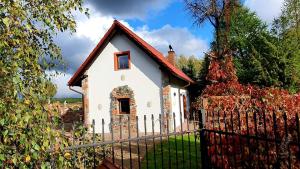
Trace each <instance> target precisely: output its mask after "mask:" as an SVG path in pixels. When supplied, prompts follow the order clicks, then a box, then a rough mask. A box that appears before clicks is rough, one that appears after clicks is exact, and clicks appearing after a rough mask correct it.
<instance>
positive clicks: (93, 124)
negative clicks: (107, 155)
mask: <svg viewBox="0 0 300 169" xmlns="http://www.w3.org/2000/svg"><path fill="white" fill-rule="evenodd" d="M92 127H93V151H94V155H93V168H96V149H95V141H96V140H95V139H96V137H95V136H96V135H95V119H93V121H92Z"/></svg>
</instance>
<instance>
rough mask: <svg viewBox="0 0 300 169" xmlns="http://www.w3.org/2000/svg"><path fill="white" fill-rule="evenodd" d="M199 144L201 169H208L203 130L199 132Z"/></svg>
mask: <svg viewBox="0 0 300 169" xmlns="http://www.w3.org/2000/svg"><path fill="white" fill-rule="evenodd" d="M200 144H201V151H200V152H201V164H202V169H208V163H209V161H208V159H207V155H208V154H207V145H206V140H205V130H204V129H202V130H201V131H200Z"/></svg>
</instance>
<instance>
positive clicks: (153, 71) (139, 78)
mask: <svg viewBox="0 0 300 169" xmlns="http://www.w3.org/2000/svg"><path fill="white" fill-rule="evenodd" d="M128 50H129V51H130V58H131V69H128V70H118V71H115V70H114V53H115V52H121V51H128ZM87 75H88V86H89V88H88V95H89V117H88V120H89V123H90V124H91V123H92V119H95V126H96V132H101V131H102V129H101V126H102V124H101V120H102V118H103V119H104V120H105V132H109V122H110V104H111V99H110V94H111V91H112V90H113V89H114V88H116V87H119V86H124V85H128V86H129V87H130V88H131V89H132V90H133V92H134V95H135V96H134V97H135V101H136V105H137V115H138V116H139V119H140V120H139V124H140V125H139V126H140V131H144V128H143V124H144V117H143V116H144V115H147V129H148V131H150V130H151V120H150V119H151V114H154V119H155V125H156V126H155V131H159V122H158V117H159V114H160V113H161V111H162V98H161V97H162V96H161V86H162V72H161V70H160V69H159V65H158V64H157V63H156V62H154V61H153V59H152V58H151V57H150V56H148V55H147V54H146V53H145V52H144V51H142V50H141V49H140V48H139V47H137V46H136V45H135V44H134V43H133V42H132V41H130V40H129V39H128V38H127V37H126V36H125V35H123V34H117V35H115V36H114V37H113V38H112V40H111V41H110V42H109V43H108V44H107V46H106V47H105V48H104V50H103V51H102V52H101V53H100V55H99V56H98V57H97V59H96V60H95V61H94V63H93V64H92V65H91V67H90V68H89V69H88V70H87ZM121 76H123V77H125V80H123V81H122V80H121ZM148 102H150V103H151V107H148V106H147V103H148Z"/></svg>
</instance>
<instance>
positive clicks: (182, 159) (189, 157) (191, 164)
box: [142, 135, 201, 169]
mask: <svg viewBox="0 0 300 169" xmlns="http://www.w3.org/2000/svg"><path fill="white" fill-rule="evenodd" d="M182 142H183V144H182ZM169 143H170V153H169ZM169 143H168V141H167V140H164V141H163V142H162V150H163V156H162V155H161V144H157V145H156V146H155V152H154V149H151V150H148V157H147V156H146V155H145V157H144V159H143V161H142V168H147V161H148V168H150V169H152V168H155V164H156V168H169V157H170V168H178V169H181V168H201V163H200V162H201V157H200V140H199V139H198V138H197V139H196V142H195V137H194V136H193V135H190V146H189V138H188V135H184V136H183V140H182V138H181V135H178V136H176V139H175V137H174V136H172V137H170V141H169ZM175 143H177V159H178V162H176V161H177V160H176V144H175ZM195 143H196V144H195ZM182 145H183V147H182ZM195 145H196V146H195ZM189 150H190V151H189ZM196 150H197V151H196ZM196 154H197V158H196ZM154 155H155V156H156V158H155V159H156V160H155V159H154ZM147 159H148V160H147Z"/></svg>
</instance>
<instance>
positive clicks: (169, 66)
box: [68, 20, 194, 86]
mask: <svg viewBox="0 0 300 169" xmlns="http://www.w3.org/2000/svg"><path fill="white" fill-rule="evenodd" d="M117 28H119V29H120V30H121V31H123V32H124V33H125V34H126V35H128V36H129V37H130V38H131V39H132V40H134V41H135V42H136V43H137V44H139V45H140V46H141V47H142V48H143V49H144V50H145V51H147V52H148V53H149V54H150V56H152V57H153V59H155V60H156V61H157V62H158V63H160V64H161V65H162V66H163V67H165V68H167V70H169V71H170V72H171V73H172V74H173V75H175V76H176V77H178V78H180V79H182V80H184V81H186V82H189V83H194V81H193V80H192V79H191V78H189V77H188V76H187V75H186V74H185V73H183V72H182V71H181V70H180V69H178V68H176V67H175V66H174V65H172V64H171V63H169V62H168V60H167V59H166V58H165V57H164V55H163V54H162V53H160V52H159V51H158V50H156V49H155V48H154V47H152V46H151V45H149V44H148V43H147V42H145V41H144V40H143V39H142V38H140V37H139V36H137V35H136V34H135V33H134V32H132V31H131V30H130V29H128V28H127V27H125V26H124V25H123V24H121V23H120V22H119V21H117V20H115V21H114V23H113V24H112V26H111V27H110V28H109V30H108V31H107V32H106V34H105V35H104V36H103V38H102V39H101V40H100V42H99V43H98V44H97V46H96V47H95V48H94V49H93V51H92V52H91V53H90V55H89V56H88V57H87V59H86V60H85V61H84V62H83V63H82V64H81V65H80V67H79V68H78V69H77V71H76V72H75V74H74V75H73V76H72V78H71V79H70V80H69V82H68V86H74V85H75V83H76V82H77V81H78V80H79V79H80V77H81V76H82V74H83V73H84V71H85V70H86V69H87V68H88V67H89V66H90V65H91V64H92V62H93V61H94V60H95V58H96V56H97V53H99V52H101V50H103V47H104V46H105V44H106V42H107V41H108V39H109V38H110V37H112V34H113V33H114V32H115V31H116V29H117Z"/></svg>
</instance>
